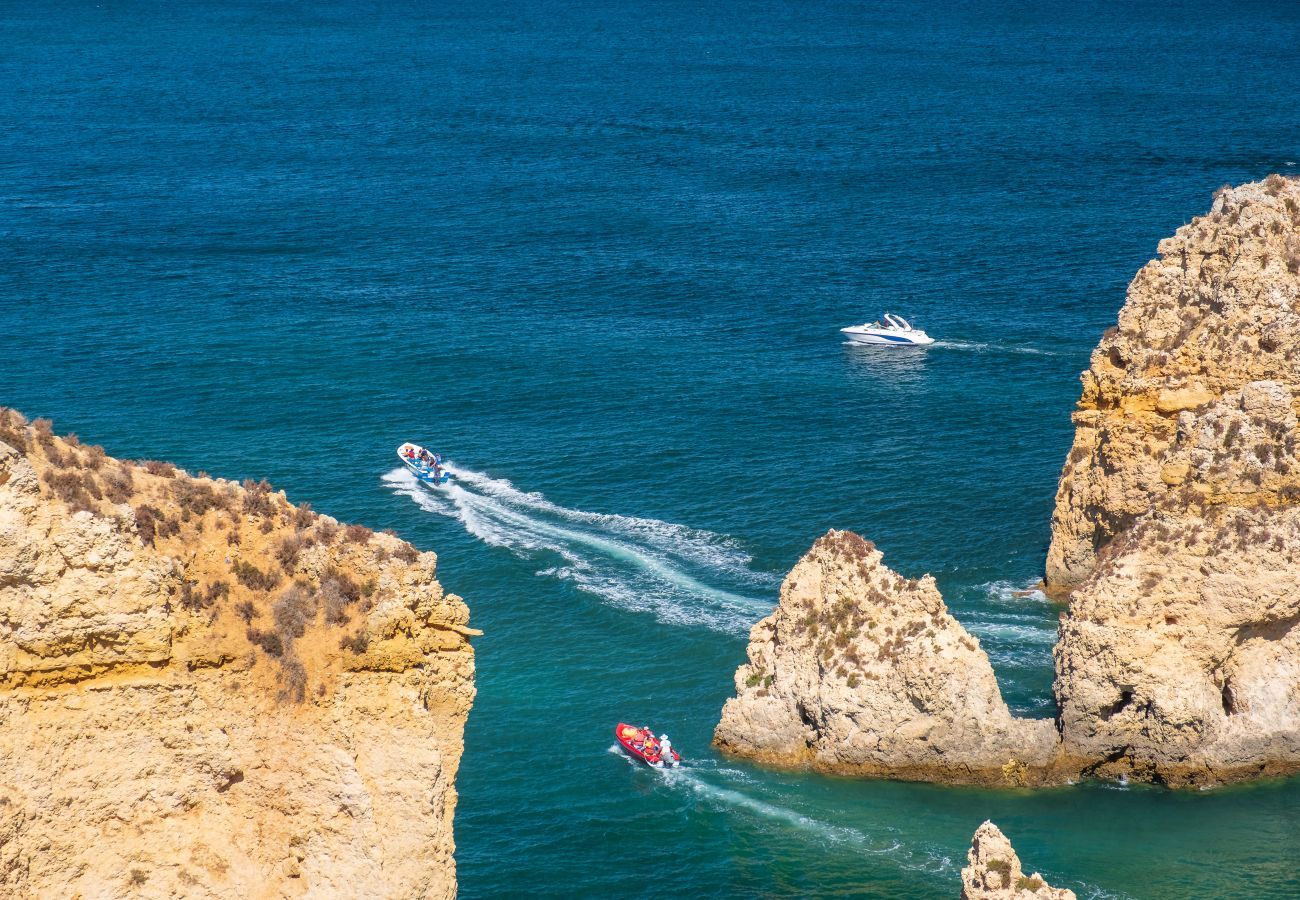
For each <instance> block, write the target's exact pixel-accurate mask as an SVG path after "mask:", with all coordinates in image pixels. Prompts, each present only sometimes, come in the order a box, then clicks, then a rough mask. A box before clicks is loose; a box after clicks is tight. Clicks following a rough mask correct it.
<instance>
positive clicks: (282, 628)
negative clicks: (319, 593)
mask: <svg viewBox="0 0 1300 900" xmlns="http://www.w3.org/2000/svg"><path fill="white" fill-rule="evenodd" d="M314 618H316V602H315V599H314V598H313V597H312V593H311V587H310V586H309V585H306V584H303V583H302V582H295V583H294V584H292V585H290V586H289V588H288V589H287V590H286V591H285V592H284V593H283V594H281V595H280V596H279V598H278V599H277V600H276V601H275V603H273V604H272V605H271V619H272V620H273V621H274V622H275V630H276V631H277V632H278V633H279V635H280V640H281V641H282V642H283V643H284V645H285V646H286V647H287V646H289V645H290V644H292V643H293V642H294V640H296V639H297V638H300V637H302V635H303V632H305V631H306V630H307V624H308V623H309V622H311V620H312V619H314Z"/></svg>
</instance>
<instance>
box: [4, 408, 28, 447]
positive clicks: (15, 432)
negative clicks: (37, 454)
mask: <svg viewBox="0 0 1300 900" xmlns="http://www.w3.org/2000/svg"><path fill="white" fill-rule="evenodd" d="M0 441H2V442H4V443H6V444H8V445H9V446H11V447H13V448H14V449H15V450H17V451H18V452H19V453H26V452H27V449H28V445H29V443H30V439H29V437H28V433H27V419H26V418H25V417H24V416H23V414H22V413H20V412H19V411H18V410H16V409H9V408H8V407H5V406H0Z"/></svg>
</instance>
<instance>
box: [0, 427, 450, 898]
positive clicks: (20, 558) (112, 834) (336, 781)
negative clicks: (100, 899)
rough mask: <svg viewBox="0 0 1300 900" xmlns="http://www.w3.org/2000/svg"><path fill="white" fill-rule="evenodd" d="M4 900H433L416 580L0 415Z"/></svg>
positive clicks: (338, 533) (428, 664) (438, 792)
mask: <svg viewBox="0 0 1300 900" xmlns="http://www.w3.org/2000/svg"><path fill="white" fill-rule="evenodd" d="M0 441H3V442H4V443H0V893H2V894H4V895H5V896H87V897H91V896H118V895H122V896H125V895H127V894H128V893H132V892H145V893H148V894H150V895H157V896H164V895H166V896H200V895H201V896H209V897H229V898H237V897H238V898H242V897H250V896H375V897H416V896H419V897H452V896H454V895H455V892H456V879H455V863H454V860H453V856H452V851H453V841H452V815H453V812H454V810H455V805H456V791H455V776H456V770H457V767H458V765H459V761H460V756H461V751H462V747H463V743H462V734H463V728H464V723H465V718H466V715H467V714H468V711H469V707H470V703H471V701H472V700H473V696H474V686H473V673H474V656H473V651H472V649H471V648H470V646H469V641H468V638H469V637H470V636H471V635H472V634H474V631H473V629H470V628H469V627H468V626H467V622H468V610H467V609H466V607H465V604H464V602H463V601H462V600H461V599H460V598H459V597H456V596H455V595H452V594H447V593H445V592H444V591H443V589H442V587H441V586H440V585H439V583H438V581H437V579H436V577H435V562H436V560H435V557H434V555H433V554H432V553H418V552H417V551H415V549H414V548H412V547H410V545H408V544H406V543H405V542H403V541H401V540H399V539H398V538H396V537H393V536H390V535H385V534H373V533H372V532H370V531H369V529H365V528H359V527H356V526H351V527H346V528H345V527H342V526H340V525H339V524H338V523H337V522H335V521H334V520H333V519H330V518H328V517H326V516H318V515H316V514H314V513H312V512H311V510H310V509H308V508H305V507H294V506H292V505H290V504H289V503H288V502H287V501H286V500H285V498H284V495H283V494H280V493H276V492H273V491H271V490H270V487H269V485H266V484H265V483H261V484H251V483H246V484H245V485H244V486H242V487H241V486H239V485H236V484H233V483H230V482H226V481H222V480H214V479H210V478H206V477H199V478H192V477H190V476H189V475H187V474H185V473H183V472H179V471H177V470H175V469H174V468H173V467H171V466H168V465H166V464H161V463H148V464H132V463H123V462H119V461H117V460H114V459H111V458H109V457H106V456H105V455H104V453H103V451H102V449H100V448H98V447H86V446H83V445H81V444H80V443H78V442H76V441H75V440H63V439H60V438H57V437H55V436H53V435H52V434H51V433H50V431H49V429H48V424H47V423H36V424H35V425H28V424H26V423H25V421H24V420H23V419H22V418H21V417H20V416H18V415H17V414H16V413H13V412H12V411H9V410H0Z"/></svg>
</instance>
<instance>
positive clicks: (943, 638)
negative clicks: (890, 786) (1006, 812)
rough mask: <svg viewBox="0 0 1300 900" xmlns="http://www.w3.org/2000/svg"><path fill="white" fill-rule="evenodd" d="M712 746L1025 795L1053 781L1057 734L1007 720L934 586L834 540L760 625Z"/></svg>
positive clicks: (819, 547)
mask: <svg viewBox="0 0 1300 900" xmlns="http://www.w3.org/2000/svg"><path fill="white" fill-rule="evenodd" d="M714 740H715V743H717V744H718V746H719V747H721V748H722V749H724V750H726V751H728V752H730V753H734V754H737V755H741V756H747V757H750V758H753V759H757V760H761V761H764V762H770V763H775V764H780V765H811V766H813V767H814V768H818V769H824V770H829V771H835V772H842V773H846V774H862V775H888V776H890V777H894V778H908V779H919V780H941V781H955V782H968V783H1008V782H1009V783H1022V782H1024V781H1026V780H1038V779H1041V778H1042V777H1044V773H1045V771H1046V769H1047V767H1048V765H1049V763H1050V761H1051V759H1052V757H1053V755H1054V753H1055V748H1056V730H1055V727H1054V726H1053V724H1052V722H1051V721H1050V720H1046V719H1044V720H1025V719H1017V718H1015V717H1013V716H1012V715H1011V714H1010V712H1009V711H1008V710H1007V706H1006V704H1005V703H1004V702H1003V701H1002V695H1001V693H1000V691H999V690H998V685H997V681H996V680H995V679H994V677H993V669H992V667H991V666H990V665H989V660H988V657H987V656H986V655H985V653H984V651H983V650H982V649H980V646H979V642H978V641H977V640H976V639H975V638H974V637H972V636H971V635H970V634H968V633H967V632H966V630H965V629H964V628H962V627H961V625H960V624H958V622H957V621H956V620H955V619H954V618H953V617H952V616H951V615H949V614H948V610H947V608H946V607H945V606H944V602H943V598H942V597H940V596H939V591H938V589H937V588H936V587H935V584H934V579H932V578H930V577H929V576H926V577H924V578H922V579H920V580H919V581H909V580H907V579H905V578H903V577H902V576H900V575H898V574H897V573H895V572H893V571H891V570H890V569H889V568H888V567H886V566H885V565H883V564H882V562H881V553H880V551H879V550H877V549H876V548H875V547H874V546H872V545H871V544H870V543H868V542H866V541H864V540H863V539H862V538H860V537H859V536H858V535H856V534H852V533H850V532H842V531H832V532H830V533H828V534H827V535H825V536H824V537H822V538H820V539H819V540H818V541H817V542H816V543H815V544H814V545H813V547H812V549H811V550H810V551H809V552H808V554H807V555H806V556H804V558H803V559H801V560H800V561H799V563H798V564H797V565H796V566H795V567H794V569H793V570H791V572H790V574H789V575H788V576H787V577H786V579H785V583H784V584H783V585H782V587H781V602H780V605H779V606H778V607H777V609H776V611H775V612H773V613H772V615H770V616H768V617H767V618H765V619H763V620H762V621H761V622H759V623H758V624H757V625H755V626H754V629H753V631H752V632H751V634H750V644H749V663H748V664H747V665H743V666H741V667H740V669H739V671H737V672H736V696H735V697H734V698H732V699H730V700H728V701H727V703H726V705H725V706H724V707H723V711H722V721H721V722H720V723H719V724H718V727H717V730H716V732H715V735H714Z"/></svg>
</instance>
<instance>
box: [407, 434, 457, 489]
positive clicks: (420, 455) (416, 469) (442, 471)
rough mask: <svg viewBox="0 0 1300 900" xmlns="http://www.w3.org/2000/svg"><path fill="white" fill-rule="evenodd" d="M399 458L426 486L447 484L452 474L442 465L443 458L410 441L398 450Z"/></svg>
mask: <svg viewBox="0 0 1300 900" xmlns="http://www.w3.org/2000/svg"><path fill="white" fill-rule="evenodd" d="M397 458H398V459H400V460H401V461H402V465H404V466H406V468H408V469H410V470H411V471H412V472H413V473H414V474H415V477H416V478H418V479H420V480H421V481H423V482H424V483H425V484H446V483H447V482H448V481H450V480H451V472H450V471H449V470H448V469H447V467H446V466H444V465H443V464H442V457H441V456H440V455H438V454H437V453H432V452H430V451H428V450H426V449H424V448H423V447H421V446H420V445H419V444H412V443H410V442H409V441H408V442H407V443H405V444H403V445H402V446H400V447H398V448H397Z"/></svg>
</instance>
